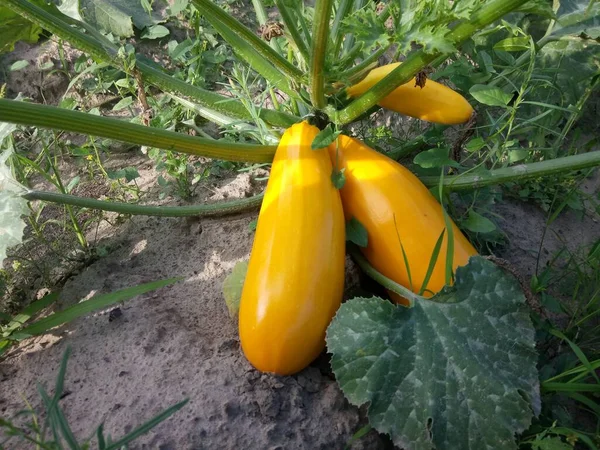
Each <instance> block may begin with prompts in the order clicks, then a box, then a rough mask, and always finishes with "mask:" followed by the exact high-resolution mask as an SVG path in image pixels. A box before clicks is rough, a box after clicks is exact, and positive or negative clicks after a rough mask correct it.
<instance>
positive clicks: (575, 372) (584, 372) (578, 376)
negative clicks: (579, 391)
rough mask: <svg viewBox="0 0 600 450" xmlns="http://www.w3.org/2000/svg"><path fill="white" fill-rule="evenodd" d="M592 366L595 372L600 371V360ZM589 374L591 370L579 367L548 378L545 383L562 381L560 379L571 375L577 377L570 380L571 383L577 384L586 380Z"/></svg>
mask: <svg viewBox="0 0 600 450" xmlns="http://www.w3.org/2000/svg"><path fill="white" fill-rule="evenodd" d="M590 366H591V368H592V370H594V371H595V370H596V369H600V359H597V360H595V361H592V362H590ZM588 373H589V368H587V367H585V366H577V367H574V368H572V369H569V370H565V371H564V372H562V373H560V374H558V375H556V376H553V377H552V378H548V379H547V380H544V381H543V382H548V383H550V382H552V381H556V380H560V379H562V378H565V377H568V376H570V375H576V376H575V377H574V378H572V379H571V380H569V381H571V382H575V381H577V380H581V379H582V378H584V377H585V376H586V375H587V374H588Z"/></svg>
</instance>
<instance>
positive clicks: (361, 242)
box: [346, 217, 369, 247]
mask: <svg viewBox="0 0 600 450" xmlns="http://www.w3.org/2000/svg"><path fill="white" fill-rule="evenodd" d="M346 240H347V241H350V242H353V243H354V244H356V245H358V246H359V247H366V246H367V245H368V244H369V235H368V233H367V229H366V228H365V227H364V225H363V224H362V223H360V222H359V221H358V219H356V218H355V217H353V218H352V219H350V220H349V221H348V222H346Z"/></svg>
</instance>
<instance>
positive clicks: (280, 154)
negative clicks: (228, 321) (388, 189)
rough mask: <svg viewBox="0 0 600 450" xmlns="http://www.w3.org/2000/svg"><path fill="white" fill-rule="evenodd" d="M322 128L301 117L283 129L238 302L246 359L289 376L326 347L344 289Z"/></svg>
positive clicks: (338, 206)
mask: <svg viewBox="0 0 600 450" xmlns="http://www.w3.org/2000/svg"><path fill="white" fill-rule="evenodd" d="M318 132H319V130H318V128H316V127H313V126H311V125H309V124H308V123H306V122H302V123H299V124H296V125H293V126H292V127H290V128H289V129H288V130H287V131H286V132H285V134H284V135H283V137H282V139H281V141H280V143H279V146H278V148H277V152H276V154H275V159H274V161H273V166H272V169H271V176H270V178H269V182H268V184H267V189H266V192H265V198H264V200H263V203H262V207H261V210H260V214H259V218H258V224H257V228H256V235H255V238H254V244H253V247H252V253H251V256H250V262H249V264H248V273H247V275H246V280H245V283H244V287H243V291H242V298H241V302H240V314H239V332H240V340H241V343H242V349H243V351H244V354H245V355H246V358H248V361H250V363H251V364H252V365H253V366H254V367H256V368H257V369H258V370H260V371H262V372H272V373H276V374H279V375H291V374H293V373H296V372H299V371H300V370H302V369H304V368H305V367H306V366H307V365H308V364H310V363H311V362H312V361H313V360H314V359H315V358H316V357H317V356H318V355H319V354H320V353H321V351H322V350H323V348H324V347H325V331H326V329H327V326H328V325H329V322H330V321H331V319H332V318H333V315H334V314H335V312H336V311H337V309H338V307H339V306H340V303H341V300H342V294H343V289H344V262H345V257H344V252H345V224H344V212H343V210H342V203H341V199H340V194H339V191H338V190H337V189H336V188H335V187H334V186H333V184H332V182H331V172H332V166H331V161H330V159H329V154H328V151H327V149H321V150H316V151H314V150H311V144H312V141H313V139H314V137H315V136H316V135H317V134H318Z"/></svg>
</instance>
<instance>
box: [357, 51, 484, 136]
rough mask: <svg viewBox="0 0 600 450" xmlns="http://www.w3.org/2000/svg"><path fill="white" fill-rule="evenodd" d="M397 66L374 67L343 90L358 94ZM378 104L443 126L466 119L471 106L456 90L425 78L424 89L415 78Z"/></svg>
mask: <svg viewBox="0 0 600 450" xmlns="http://www.w3.org/2000/svg"><path fill="white" fill-rule="evenodd" d="M399 65H400V63H394V64H388V65H385V66H381V67H377V68H376V69H373V70H372V71H371V72H369V74H368V75H367V76H366V78H364V79H363V80H362V81H361V82H359V83H357V84H355V85H354V86H351V87H350V88H348V90H347V91H346V92H347V93H348V95H349V96H350V97H358V96H359V95H361V94H363V93H364V92H365V91H367V90H368V89H370V88H371V87H372V86H374V85H375V84H376V83H378V82H379V81H381V80H382V79H383V78H385V77H386V76H387V75H388V74H389V73H390V72H391V71H392V70H394V69H395V68H396V67H398V66H399ZM379 106H381V107H383V108H386V109H389V110H392V111H396V112H399V113H400V114H404V115H406V116H411V117H416V118H417V119H421V120H427V121H428V122H435V123H441V124H446V125H455V124H459V123H464V122H467V121H468V120H469V119H470V118H471V114H473V108H472V107H471V105H470V104H469V102H468V101H467V100H466V99H465V98H464V97H463V96H462V95H460V94H459V93H457V92H454V91H453V90H452V89H450V88H449V87H447V86H444V85H443V84H440V83H436V82H435V81H433V80H427V82H426V83H425V86H424V87H423V88H420V87H419V86H416V87H415V79H414V78H413V79H412V80H411V81H409V82H408V83H406V84H403V85H402V86H400V87H398V88H396V89H395V90H394V91H393V92H392V93H391V94H389V95H388V96H387V97H385V98H384V99H383V100H381V101H380V102H379Z"/></svg>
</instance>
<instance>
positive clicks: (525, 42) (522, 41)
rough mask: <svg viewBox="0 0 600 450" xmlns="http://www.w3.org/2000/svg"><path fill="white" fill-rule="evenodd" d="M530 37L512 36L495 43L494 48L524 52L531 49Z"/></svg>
mask: <svg viewBox="0 0 600 450" xmlns="http://www.w3.org/2000/svg"><path fill="white" fill-rule="evenodd" d="M529 43H530V42H529V38H526V37H511V38H508V39H503V40H501V41H500V42H497V43H496V44H495V45H494V50H504V51H505V52H522V51H524V50H528V49H529Z"/></svg>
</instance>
